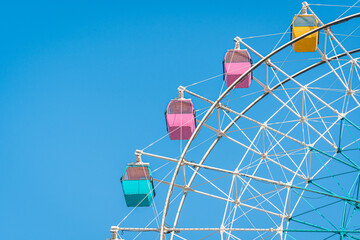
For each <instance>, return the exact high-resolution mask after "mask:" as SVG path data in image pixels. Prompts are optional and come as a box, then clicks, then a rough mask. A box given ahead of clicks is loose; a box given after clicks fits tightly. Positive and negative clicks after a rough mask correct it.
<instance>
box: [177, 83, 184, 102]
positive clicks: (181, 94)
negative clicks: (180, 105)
mask: <svg viewBox="0 0 360 240" xmlns="http://www.w3.org/2000/svg"><path fill="white" fill-rule="evenodd" d="M184 90H185V88H184V87H182V86H180V87H178V93H179V99H182V98H184Z"/></svg>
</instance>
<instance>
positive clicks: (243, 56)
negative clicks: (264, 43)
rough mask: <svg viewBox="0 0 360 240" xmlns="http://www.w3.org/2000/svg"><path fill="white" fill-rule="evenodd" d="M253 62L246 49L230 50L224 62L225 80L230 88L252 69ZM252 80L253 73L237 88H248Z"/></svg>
mask: <svg viewBox="0 0 360 240" xmlns="http://www.w3.org/2000/svg"><path fill="white" fill-rule="evenodd" d="M251 65H252V60H251V57H250V54H249V53H248V51H247V50H245V49H232V50H228V51H227V52H226V54H225V57H224V61H223V71H224V80H225V82H226V86H227V87H229V86H230V85H231V84H232V83H233V82H234V81H235V80H236V79H238V78H239V77H240V76H241V75H243V74H244V73H245V72H246V71H247V70H249V69H250V68H251ZM251 79H252V73H249V74H248V75H247V76H246V77H245V78H243V79H242V81H241V82H240V83H238V84H237V85H236V86H235V88H248V87H249V86H250V83H251Z"/></svg>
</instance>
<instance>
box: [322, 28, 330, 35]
mask: <svg viewBox="0 0 360 240" xmlns="http://www.w3.org/2000/svg"><path fill="white" fill-rule="evenodd" d="M324 32H325V33H326V34H330V35H331V34H332V31H331V28H330V27H327V28H324Z"/></svg>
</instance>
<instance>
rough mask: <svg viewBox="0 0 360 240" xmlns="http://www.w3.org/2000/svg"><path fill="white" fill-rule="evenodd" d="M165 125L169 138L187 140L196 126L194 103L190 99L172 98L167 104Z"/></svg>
mask: <svg viewBox="0 0 360 240" xmlns="http://www.w3.org/2000/svg"><path fill="white" fill-rule="evenodd" d="M165 117H166V127H167V131H168V133H169V136H170V139H171V140H189V139H190V137H191V135H192V134H193V132H194V130H195V128H196V120H195V110H194V105H193V103H192V102H191V100H190V99H184V98H180V99H173V100H171V101H170V103H169V105H168V106H167V109H166V112H165Z"/></svg>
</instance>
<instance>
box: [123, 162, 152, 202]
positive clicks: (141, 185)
mask: <svg viewBox="0 0 360 240" xmlns="http://www.w3.org/2000/svg"><path fill="white" fill-rule="evenodd" d="M120 181H121V185H122V188H123V192H124V196H125V201H126V205H127V206H128V207H149V206H150V205H151V203H152V201H153V198H154V197H155V189H154V183H153V180H152V176H151V170H150V167H149V166H146V165H128V166H127V167H126V169H125V172H124V175H123V176H122V177H121V179H120Z"/></svg>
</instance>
